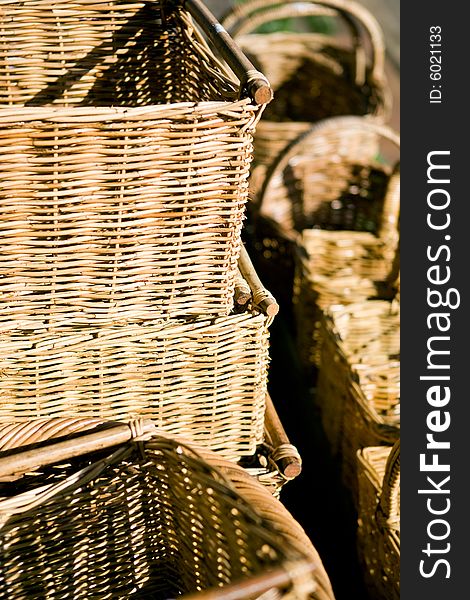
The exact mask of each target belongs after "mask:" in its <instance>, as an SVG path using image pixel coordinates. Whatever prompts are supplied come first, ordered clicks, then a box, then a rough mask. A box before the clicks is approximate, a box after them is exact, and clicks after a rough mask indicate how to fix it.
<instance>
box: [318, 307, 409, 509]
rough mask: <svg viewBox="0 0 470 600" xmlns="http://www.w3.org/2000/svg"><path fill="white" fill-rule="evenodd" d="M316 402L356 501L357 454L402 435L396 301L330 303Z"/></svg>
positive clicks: (325, 316) (398, 317) (323, 332)
mask: <svg viewBox="0 0 470 600" xmlns="http://www.w3.org/2000/svg"><path fill="white" fill-rule="evenodd" d="M320 335H321V339H322V346H321V355H320V369H319V375H318V385H317V390H316V399H317V403H318V405H319V406H320V411H321V419H322V423H323V427H324V430H325V433H326V435H327V437H328V439H329V441H330V445H331V448H332V451H333V454H335V455H336V456H338V458H339V460H340V462H341V470H342V476H343V481H344V483H345V485H346V486H347V487H348V488H349V489H350V491H351V493H352V497H353V500H354V501H355V502H357V476H356V453H357V451H358V450H359V449H360V448H365V447H366V446H378V445H391V444H393V443H394V442H395V441H396V440H397V439H398V437H399V435H400V314H399V307H398V304H397V303H395V302H387V301H384V300H371V301H367V302H361V303H356V304H351V305H348V306H332V307H331V308H330V310H329V311H328V312H326V313H325V315H324V317H323V319H322V322H321V334H320Z"/></svg>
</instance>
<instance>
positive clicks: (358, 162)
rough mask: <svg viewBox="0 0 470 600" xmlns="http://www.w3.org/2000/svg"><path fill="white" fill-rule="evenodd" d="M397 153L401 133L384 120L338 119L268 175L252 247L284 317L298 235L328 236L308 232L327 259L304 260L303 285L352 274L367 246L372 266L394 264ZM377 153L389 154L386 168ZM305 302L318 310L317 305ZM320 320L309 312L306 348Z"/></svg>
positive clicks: (290, 151)
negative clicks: (353, 245) (349, 243)
mask: <svg viewBox="0 0 470 600" xmlns="http://www.w3.org/2000/svg"><path fill="white" fill-rule="evenodd" d="M398 150H399V138H398V136H397V134H396V133H395V132H393V131H392V130H391V129H390V128H388V127H386V126H384V125H381V124H379V123H378V122H377V121H374V120H371V119H367V118H364V117H335V118H332V119H326V120H324V121H322V122H321V123H318V124H317V125H315V126H313V127H312V128H311V129H310V130H309V131H308V132H307V133H306V134H304V135H302V136H300V137H299V138H298V139H297V140H295V142H294V143H292V144H291V145H290V146H289V147H288V148H287V149H286V150H285V152H283V153H282V154H281V155H279V156H278V158H277V160H276V161H275V162H274V163H273V164H272V165H271V167H270V168H269V169H268V173H267V175H266V178H265V179H262V181H261V183H260V184H259V189H258V192H257V194H256V195H255V199H254V204H253V205H251V203H250V209H251V210H250V213H249V214H251V215H252V218H251V228H250V229H249V230H248V231H247V234H249V240H248V241H249V244H250V248H252V249H253V251H254V250H255V249H256V250H258V253H259V257H258V261H257V262H256V263H255V264H256V268H257V269H258V271H259V272H260V274H261V275H262V278H263V280H264V281H265V283H266V284H267V285H268V286H269V289H271V291H272V292H273V293H274V295H275V296H276V298H277V299H278V300H279V303H280V305H281V307H282V309H283V310H284V311H286V312H287V311H292V300H291V299H292V296H293V288H294V275H295V270H296V266H295V265H296V261H297V260H298V259H296V254H297V252H296V247H298V246H300V247H301V246H302V238H301V237H300V236H299V232H302V231H305V230H306V229H310V228H315V229H318V230H325V231H316V232H312V233H306V234H305V236H312V238H313V239H312V243H311V244H309V246H308V247H307V248H306V251H307V253H310V254H313V251H314V250H315V252H318V253H319V254H320V256H319V257H318V260H316V261H315V262H313V258H316V257H309V256H304V257H303V258H302V263H303V264H304V266H303V267H302V268H303V270H305V271H306V274H305V275H302V277H301V278H300V279H302V278H307V279H308V280H310V279H311V275H310V273H309V271H312V270H313V269H315V272H318V274H319V275H328V276H330V275H331V274H332V273H335V275H336V276H339V275H342V276H343V275H347V276H349V275H353V274H354V268H353V267H355V266H356V264H357V263H358V262H359V263H360V264H362V263H363V262H364V261H363V260H362V257H363V255H364V252H365V251H364V250H363V248H364V247H365V246H367V245H368V246H369V247H370V249H371V251H372V256H371V258H373V261H372V264H376V263H377V260H378V262H379V264H378V265H377V266H378V267H380V266H381V263H382V265H387V264H389V263H390V261H391V258H392V257H393V256H394V253H395V249H396V245H397V238H398V234H397V225H398V218H399V203H400V171H399V164H398V163H397V162H396V158H397V154H398ZM378 152H381V153H382V156H381V161H380V162H379V161H378ZM255 206H256V207H257V208H256V209H255ZM346 231H348V232H349V231H356V232H357V234H354V235H352V236H351V237H350V239H351V240H352V239H353V238H355V239H356V240H357V241H358V242H359V245H358V252H356V253H355V254H352V255H351V249H350V248H349V249H344V243H345V239H348V234H346V233H345V232H346ZM336 239H337V242H336ZM333 250H334V252H332V251H333ZM253 254H254V252H253ZM304 254H305V252H304ZM335 255H337V258H335ZM358 259H359V260H358ZM349 261H350V262H351V264H350V265H349V264H348V262H349ZM311 263H313V266H312V267H310V264H311ZM369 264H371V261H369ZM347 267H350V268H347ZM382 274H383V273H381V271H380V269H379V270H378V271H376V270H373V269H369V271H366V270H365V269H363V271H362V272H359V275H361V276H362V277H365V276H371V277H373V276H378V278H380V277H381V276H382ZM308 280H307V281H306V282H302V283H300V282H298V283H297V285H296V290H295V297H297V296H298V295H299V293H300V289H299V287H300V285H303V287H304V288H307V289H308V287H309V286H310V285H311V284H310V281H308ZM328 285H329V283H328ZM323 287H325V286H323ZM355 287H357V286H355ZM309 295H311V294H309ZM298 304H299V302H297V305H298ZM304 304H305V305H306V306H307V307H308V306H311V301H310V299H307V300H306V302H305V303H304ZM302 308H303V307H302ZM296 310H297V307H296ZM308 310H309V309H308V308H307V311H308ZM297 318H300V319H302V318H303V316H302V315H300V317H299V316H298V317H297ZM315 320H316V319H315V318H313V319H312V318H310V315H309V314H307V315H306V319H305V321H306V322H307V323H308V325H307V327H306V328H305V329H303V328H304V327H305V323H302V325H301V327H299V331H304V333H302V335H303V336H304V337H306V344H307V346H308V345H311V342H310V339H311V337H312V333H313V332H312V325H313V323H315Z"/></svg>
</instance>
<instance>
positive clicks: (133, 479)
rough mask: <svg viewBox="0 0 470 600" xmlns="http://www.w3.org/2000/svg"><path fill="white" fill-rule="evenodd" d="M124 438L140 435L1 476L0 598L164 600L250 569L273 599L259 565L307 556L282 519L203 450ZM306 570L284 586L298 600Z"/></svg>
mask: <svg viewBox="0 0 470 600" xmlns="http://www.w3.org/2000/svg"><path fill="white" fill-rule="evenodd" d="M47 426H48V425H46V427H47ZM51 426H56V427H60V425H57V424H52V425H51ZM27 427H30V425H29V424H28V425H27ZM63 432H64V433H65V432H66V428H64V429H63ZM108 432H109V429H108ZM10 433H11V431H10ZM17 433H18V432H17ZM103 433H105V434H106V430H104V432H103ZM20 435H21V432H20ZM134 435H137V438H138V439H141V440H146V441H145V442H143V441H142V442H141V443H140V444H135V443H122V444H120V445H119V446H118V447H117V448H116V447H114V448H113V449H112V450H110V449H108V450H104V451H103V450H101V451H96V450H95V451H94V452H91V453H90V452H85V451H81V452H80V450H78V451H75V452H74V454H78V455H79V456H78V457H77V458H70V459H68V460H62V462H54V461H53V462H52V464H51V465H50V466H41V465H39V466H38V467H36V468H35V469H34V470H35V474H34V475H33V476H31V473H29V474H25V475H22V476H21V474H20V475H16V481H13V482H11V483H7V484H4V485H5V486H6V487H7V488H9V492H10V493H8V494H7V495H8V496H9V497H8V498H6V499H2V500H1V501H0V517H1V518H0V539H1V546H2V563H1V566H0V572H1V575H2V576H1V577H0V597H1V598H5V599H6V598H8V599H10V598H11V599H20V598H33V597H34V598H37V599H38V600H40V599H46V598H48V599H50V600H54V599H57V600H59V599H62V598H72V597H73V598H76V599H77V600H79V599H84V600H85V599H87V600H88V599H89V598H105V597H113V598H119V599H124V598H129V597H135V598H142V599H143V598H148V599H150V598H169V597H170V598H172V597H176V596H178V595H180V594H183V595H185V594H189V593H193V594H194V593H198V592H200V591H201V590H206V589H211V588H216V587H218V586H222V587H221V589H220V594H221V597H223V592H224V586H226V585H229V584H233V583H235V582H236V583H235V586H237V585H239V584H243V583H247V582H249V581H250V579H251V578H252V577H253V576H255V575H256V576H261V575H264V576H265V578H267V590H268V591H270V594H268V597H270V598H271V597H278V596H276V595H274V596H273V594H274V591H275V590H276V587H275V586H274V585H271V586H270V585H269V574H268V573H267V572H268V571H269V570H272V569H276V567H284V568H286V569H287V571H288V572H289V571H290V570H291V571H292V572H293V573H295V571H296V569H299V567H302V565H305V563H307V561H308V559H310V556H311V555H312V554H313V553H314V550H313V548H310V549H308V547H307V550H309V552H306V551H305V547H304V549H303V551H302V549H301V547H300V544H297V545H294V543H293V542H292V540H293V539H294V536H291V539H288V538H287V537H286V536H285V535H284V534H283V533H282V529H279V528H278V526H281V525H282V526H283V527H284V528H287V527H288V524H289V522H290V523H291V524H292V523H293V519H292V517H290V515H288V514H285V513H281V514H280V515H279V516H278V517H275V518H274V519H272V520H271V521H268V520H267V519H265V518H263V516H262V510H261V511H258V510H257V507H256V502H255V501H253V502H252V503H250V502H249V501H248V500H246V499H245V498H244V497H243V496H241V495H240V494H238V493H237V492H236V491H235V489H234V487H233V486H232V485H231V483H230V481H229V479H227V478H225V477H224V476H223V475H222V474H221V472H220V471H219V470H217V469H216V468H214V467H213V466H212V465H211V462H210V460H211V459H210V455H208V454H207V455H205V459H203V458H201V457H200V456H199V455H197V454H196V453H195V452H194V451H193V450H191V449H190V448H189V447H187V446H185V445H182V444H181V443H180V442H178V441H174V440H170V439H165V438H162V437H160V436H158V435H152V436H148V435H145V434H144V436H143V437H142V431H139V430H138V429H137V428H136V429H135V431H134ZM1 437H2V433H0V438H1ZM22 437H23V444H27V441H26V440H27V436H25V435H23V436H22ZM34 437H35V438H36V439H38V438H40V434H39V433H38V432H36V434H35V436H34ZM82 439H83V438H82ZM78 443H79V444H80V441H79V442H78ZM115 443H116V442H115ZM13 445H15V444H13ZM16 445H17V444H16ZM103 445H104V443H103ZM104 447H106V446H104ZM72 456H73V455H72ZM38 460H39V459H38ZM235 468H236V467H234V469H235ZM13 472H14V471H13ZM258 485H259V484H257V482H256V481H254V480H252V479H251V478H250V481H249V482H248V481H247V482H245V486H248V487H250V486H251V487H254V488H257V487H258ZM261 491H263V490H261ZM266 494H268V493H267V492H266ZM268 496H269V494H268ZM258 498H260V500H259V502H260V504H262V501H263V498H264V497H263V495H262V494H261V496H258ZM269 502H276V501H275V500H274V499H273V498H272V497H271V496H269ZM273 521H277V523H274V524H273ZM309 553H310V556H309ZM319 566H321V562H320V561H319ZM311 571H312V569H310V572H309V571H308V570H306V569H305V568H304V569H303V572H304V576H303V578H302V586H300V587H299V582H296V583H295V584H294V585H295V586H296V592H297V594H298V597H299V598H307V597H308V595H309V594H310V593H311V592H312V591H313V589H314V588H315V581H314V579H313V576H312V574H311ZM235 589H237V588H236V587H235ZM248 595H249V594H248V593H246V594H245V595H244V596H243V595H241V596H238V597H241V598H243V597H248ZM280 595H281V597H282V596H283V593H282V591H281V592H280ZM320 598H321V597H319V600H320Z"/></svg>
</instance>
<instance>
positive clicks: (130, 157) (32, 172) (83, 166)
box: [0, 0, 271, 329]
mask: <svg viewBox="0 0 470 600" xmlns="http://www.w3.org/2000/svg"><path fill="white" fill-rule="evenodd" d="M191 15H193V16H194V18H195V21H196V22H197V26H196V24H195V23H194V22H193V20H192V18H191ZM201 32H204V34H206V36H207V37H208V39H209V45H208V43H206V42H205V41H204V39H203V36H202V33H201ZM0 43H1V45H2V48H3V50H2V58H1V60H0V103H1V104H0V128H1V132H0V147H1V149H0V152H1V154H0V160H1V163H2V170H1V173H0V196H1V199H0V224H1V227H2V239H1V241H0V253H1V255H2V260H1V262H0V314H1V319H0V327H16V328H18V329H37V328H39V327H44V326H46V325H47V326H49V327H58V326H62V325H91V326H95V325H109V326H112V325H116V324H118V323H122V322H141V321H143V320H152V319H155V318H158V317H169V316H171V317H180V316H188V315H190V316H193V315H205V316H212V315H217V316H223V315H227V314H229V313H230V311H231V309H232V306H233V290H234V282H235V278H236V273H237V259H238V256H239V253H240V232H241V227H242V221H243V217H244V209H245V202H246V199H247V193H248V182H247V179H248V175H249V168H250V161H251V154H252V136H253V133H254V130H255V127H256V124H257V122H258V120H259V118H260V116H261V113H262V110H263V108H264V104H265V103H266V102H268V101H269V100H270V98H271V89H270V87H269V84H268V83H267V80H266V79H265V78H264V76H263V75H262V74H261V73H259V72H258V71H256V70H255V69H254V68H253V67H252V65H251V63H250V62H249V61H248V60H247V59H246V57H245V56H244V55H243V54H242V53H241V51H240V50H239V49H238V48H237V47H235V45H234V44H233V41H232V40H231V39H230V38H229V36H228V35H227V34H226V33H224V32H223V31H221V28H220V25H218V23H217V22H216V21H215V19H214V18H213V17H212V15H211V14H210V13H209V12H208V11H207V9H206V8H205V7H204V6H203V5H202V4H201V3H200V0H186V1H185V2H184V3H183V2H181V3H180V2H166V1H163V0H153V1H151V2H147V1H142V2H139V1H135V2H131V3H129V2H125V1H123V0H106V1H104V0H97V1H96V2H90V1H89V0H76V1H75V2H73V3H70V2H68V1H65V0H60V1H57V2H52V3H48V2H44V1H43V0H25V1H24V2H21V3H18V2H17V1H16V0H5V1H4V2H2V11H1V15H0ZM222 58H223V59H225V60H226V61H227V63H228V64H229V66H230V67H231V68H232V70H233V72H234V73H235V75H236V76H237V77H238V79H239V81H237V80H236V78H234V75H233V73H232V74H229V71H228V69H227V68H226V67H225V66H224V65H223V64H222V62H221V59H222Z"/></svg>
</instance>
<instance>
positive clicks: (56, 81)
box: [0, 0, 234, 106]
mask: <svg viewBox="0 0 470 600" xmlns="http://www.w3.org/2000/svg"><path fill="white" fill-rule="evenodd" d="M23 4H25V6H23ZM176 4H177V3H170V2H161V1H158V0H156V1H154V2H133V3H129V2H122V1H121V0H114V1H111V2H108V3H101V4H99V3H97V4H95V5H93V4H92V3H89V2H86V1H85V0H78V2H74V3H73V5H71V6H70V9H69V10H66V11H65V10H62V11H61V10H53V8H54V6H53V5H54V3H49V4H45V3H44V2H39V0H36V1H29V2H27V3H19V2H13V1H11V2H9V3H7V4H6V6H2V13H1V14H0V25H1V28H0V41H4V42H6V43H4V44H2V47H3V51H2V57H3V60H2V64H1V65H0V77H1V81H2V85H1V86H0V103H5V104H25V105H30V106H32V105H34V106H45V105H49V104H51V103H54V104H56V105H63V106H69V105H77V104H79V105H80V104H81V105H93V106H141V105H149V104H163V103H172V102H185V101H189V102H192V101H195V102H197V101H205V100H224V99H225V98H226V97H227V95H229V96H230V95H232V96H233V92H234V90H233V89H232V87H231V85H230V84H227V82H226V81H225V80H224V79H223V78H222V77H220V69H219V68H218V67H217V64H216V62H215V61H214V59H213V56H211V54H210V53H207V52H206V53H202V52H201V51H200V50H199V48H198V45H197V43H195V42H194V35H193V34H192V32H191V27H190V26H189V25H188V21H187V18H188V17H187V13H185V11H184V10H183V9H181V8H177V7H176ZM2 38H3V40H2Z"/></svg>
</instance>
